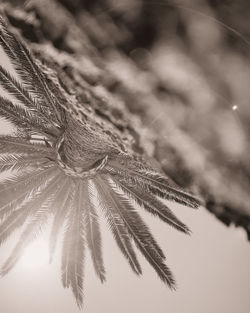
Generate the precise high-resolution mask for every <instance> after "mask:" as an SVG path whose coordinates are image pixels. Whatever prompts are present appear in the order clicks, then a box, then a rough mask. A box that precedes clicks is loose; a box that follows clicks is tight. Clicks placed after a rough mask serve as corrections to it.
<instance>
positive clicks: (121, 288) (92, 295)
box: [0, 54, 250, 313]
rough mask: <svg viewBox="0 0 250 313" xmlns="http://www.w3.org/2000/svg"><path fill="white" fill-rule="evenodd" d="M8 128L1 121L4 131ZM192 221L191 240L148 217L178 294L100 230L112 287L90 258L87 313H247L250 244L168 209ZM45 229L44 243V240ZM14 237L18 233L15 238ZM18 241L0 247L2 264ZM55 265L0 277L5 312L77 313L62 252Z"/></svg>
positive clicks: (204, 217) (200, 214)
mask: <svg viewBox="0 0 250 313" xmlns="http://www.w3.org/2000/svg"><path fill="white" fill-rule="evenodd" d="M0 59H1V60H2V62H7V61H6V59H5V58H4V57H3V55H1V54H0ZM5 127H6V125H4V123H3V122H1V123H0V129H1V133H3V132H5V131H6V128H5ZM171 207H174V208H175V209H176V213H177V215H178V216H179V217H180V218H181V219H183V220H184V222H186V223H187V225H188V226H189V227H190V228H191V230H192V232H193V234H192V236H191V237H189V236H185V235H183V234H182V233H178V232H177V231H175V230H173V229H171V228H170V227H168V226H167V225H165V224H163V223H162V222H160V221H158V220H157V219H155V218H152V217H150V216H149V215H146V214H143V216H145V219H146V221H147V222H148V224H149V225H150V227H151V229H152V231H153V233H154V234H155V236H156V238H157V240H158V241H159V243H160V244H161V246H162V247H163V250H164V252H165V253H166V256H167V264H168V265H169V266H170V268H171V269H172V271H173V272H174V274H175V276H176V279H177V285H178V289H177V291H175V292H172V291H170V290H169V289H168V288H166V287H165V286H164V285H163V284H162V283H161V282H160V280H159V279H158V277H157V276H156V274H155V273H154V271H153V270H152V269H151V268H150V266H149V265H148V264H147V263H146V261H145V260H144V259H143V258H142V257H141V258H140V259H141V263H142V265H143V270H144V271H143V272H144V275H143V276H142V277H141V278H140V279H139V278H138V277H136V276H135V275H134V274H133V273H132V272H131V270H130V268H129V266H128V264H127V262H126V260H125V259H124V258H123V257H122V255H121V254H120V251H118V249H117V248H116V245H115V243H114V241H113V238H112V236H111V234H110V233H109V231H108V227H107V226H106V225H105V224H104V223H103V224H102V234H103V238H104V243H103V246H104V249H103V250H104V261H105V264H106V270H107V282H106V283H105V284H103V285H102V284H101V283H100V282H99V281H98V279H97V278H96V276H95V273H94V271H93V268H92V264H91V263H90V262H89V258H88V256H87V262H86V270H85V273H86V279H85V304H84V312H85V313H99V312H102V313H106V312H107V313H118V312H119V313H128V312H130V313H136V312H142V313H152V312H155V313H166V312H169V313H215V312H220V313H235V312H239V313H249V312H250V298H249V295H250V279H249V278H250V266H249V264H250V244H249V242H247V240H246V234H245V233H244V231H243V230H241V229H235V228H234V227H231V228H227V227H225V226H224V225H223V224H222V223H220V222H219V221H218V220H217V219H216V218H215V217H214V216H212V215H211V214H209V213H208V212H207V211H205V209H202V208H201V209H200V210H198V211H196V210H192V209H189V208H185V207H182V206H180V205H175V204H172V203H171ZM47 233H48V231H45V232H44V234H43V235H42V237H44V238H45V239H46V237H47ZM15 236H17V235H15ZM15 236H13V237H12V238H10V240H9V241H8V242H7V243H6V244H4V245H3V246H2V247H1V249H0V263H2V262H3V261H4V259H6V256H7V253H8V252H9V251H10V248H11V247H12V246H13V244H14V240H15ZM57 257H58V258H57V260H55V261H54V263H53V264H52V265H49V264H46V265H42V266H41V267H38V268H30V267H27V266H24V264H22V263H21V262H20V263H19V264H18V265H17V266H16V267H15V268H14V270H13V271H12V272H10V273H9V274H8V275H7V276H6V277H4V278H1V279H0V312H1V313H55V312H58V313H59V312H60V313H77V312H79V310H78V308H77V306H76V304H75V300H74V298H73V296H72V294H71V291H70V290H65V289H63V288H62V285H61V282H60V262H59V257H60V250H59V251H58V253H57Z"/></svg>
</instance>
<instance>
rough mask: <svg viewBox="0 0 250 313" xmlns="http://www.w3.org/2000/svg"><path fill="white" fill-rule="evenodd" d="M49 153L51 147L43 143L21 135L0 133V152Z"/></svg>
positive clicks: (51, 151)
mask: <svg viewBox="0 0 250 313" xmlns="http://www.w3.org/2000/svg"><path fill="white" fill-rule="evenodd" d="M35 152H36V153H38V152H39V153H41V154H45V155H48V154H51V153H53V152H54V151H53V149H52V148H51V147H47V146H46V145H44V144H40V143H33V142H30V141H29V140H27V139H25V138H22V137H15V136H5V135H0V154H1V153H16V154H29V153H35Z"/></svg>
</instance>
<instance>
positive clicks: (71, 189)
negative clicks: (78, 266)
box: [49, 179, 76, 262]
mask: <svg viewBox="0 0 250 313" xmlns="http://www.w3.org/2000/svg"><path fill="white" fill-rule="evenodd" d="M74 197H76V191H75V184H74V183H73V182H72V181H71V180H70V179H66V180H65V181H64V184H63V186H61V190H60V191H59V192H58V195H57V201H56V204H52V205H51V207H52V210H53V214H54V218H53V224H52V228H51V234H50V244H49V251H50V262H52V259H53V255H54V253H55V248H56V243H57V239H58V234H59V231H60V229H61V228H62V227H63V225H64V223H65V220H66V219H67V216H68V214H69V212H70V210H71V209H72V206H73V199H74Z"/></svg>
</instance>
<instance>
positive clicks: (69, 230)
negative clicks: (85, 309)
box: [62, 181, 85, 308]
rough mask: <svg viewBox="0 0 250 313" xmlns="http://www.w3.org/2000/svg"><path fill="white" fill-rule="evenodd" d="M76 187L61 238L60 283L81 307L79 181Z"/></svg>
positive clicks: (82, 243)
mask: <svg viewBox="0 0 250 313" xmlns="http://www.w3.org/2000/svg"><path fill="white" fill-rule="evenodd" d="M76 189H77V193H78V197H75V201H74V204H73V207H72V210H71V212H70V216H69V218H68V223H67V226H66V231H65V235H64V240H63V254H62V283H63V286H64V287H65V288H69V287H71V289H72V291H73V294H74V296H75V298H76V302H77V305H78V307H79V308H81V307H82V304H83V278H84V273H83V266H84V259H85V234H84V213H83V210H82V200H83V199H82V191H81V188H80V183H79V181H78V183H77V186H76Z"/></svg>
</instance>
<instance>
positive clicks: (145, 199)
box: [113, 177, 190, 234]
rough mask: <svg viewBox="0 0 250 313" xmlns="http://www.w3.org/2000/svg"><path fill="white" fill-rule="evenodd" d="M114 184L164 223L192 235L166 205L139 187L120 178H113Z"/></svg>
mask: <svg viewBox="0 0 250 313" xmlns="http://www.w3.org/2000/svg"><path fill="white" fill-rule="evenodd" d="M113 180H114V182H115V183H116V184H117V185H118V186H120V187H121V189H122V190H123V191H124V192H125V194H126V195H127V197H128V199H130V198H131V196H132V198H133V199H134V200H135V201H136V203H137V204H138V205H139V206H140V207H143V208H144V209H145V210H146V211H148V212H150V213H151V214H153V215H155V216H158V217H159V218H160V219H161V220H162V221H163V222H166V223H168V224H169V225H171V226H173V227H174V228H176V229H177V230H180V231H182V232H184V233H186V234H189V233H190V230H189V229H188V227H187V226H186V225H185V224H183V223H182V222H181V221H180V220H179V219H178V218H177V217H176V216H175V215H174V214H173V213H172V211H171V210H170V209H169V208H168V207H167V206H166V205H164V204H163V203H162V202H161V201H159V200H158V199H157V198H155V197H153V196H152V195H151V194H149V193H148V192H146V191H144V190H143V189H142V188H140V187H139V186H137V185H131V184H129V182H128V181H127V180H126V179H121V178H120V177H115V178H113Z"/></svg>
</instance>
